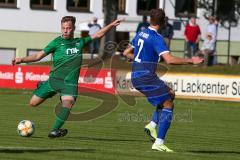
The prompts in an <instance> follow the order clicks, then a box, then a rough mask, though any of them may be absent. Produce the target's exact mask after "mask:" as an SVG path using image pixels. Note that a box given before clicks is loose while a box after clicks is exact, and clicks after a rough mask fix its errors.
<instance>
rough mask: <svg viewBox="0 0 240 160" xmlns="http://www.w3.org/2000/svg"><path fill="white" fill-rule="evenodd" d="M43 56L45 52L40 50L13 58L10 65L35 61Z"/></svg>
mask: <svg viewBox="0 0 240 160" xmlns="http://www.w3.org/2000/svg"><path fill="white" fill-rule="evenodd" d="M45 56H46V54H45V53H44V51H40V52H37V53H35V54H32V55H30V56H27V57H22V58H13V59H12V65H15V64H20V63H28V62H36V61H39V60H41V59H42V58H43V57H45Z"/></svg>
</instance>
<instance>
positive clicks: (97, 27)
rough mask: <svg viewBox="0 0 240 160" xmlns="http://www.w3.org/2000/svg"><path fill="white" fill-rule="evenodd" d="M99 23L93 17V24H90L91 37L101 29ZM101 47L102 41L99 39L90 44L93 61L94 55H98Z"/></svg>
mask: <svg viewBox="0 0 240 160" xmlns="http://www.w3.org/2000/svg"><path fill="white" fill-rule="evenodd" d="M97 22H98V19H97V17H93V20H92V23H88V27H89V36H92V35H94V34H95V33H97V32H98V31H99V30H100V29H101V26H100V24H98V23H97ZM99 46H100V40H99V39H97V40H95V41H92V42H91V43H90V44H89V50H90V54H91V59H93V54H94V53H98V50H99Z"/></svg>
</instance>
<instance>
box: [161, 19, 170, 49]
mask: <svg viewBox="0 0 240 160" xmlns="http://www.w3.org/2000/svg"><path fill="white" fill-rule="evenodd" d="M158 32H159V33H160V34H161V35H162V36H163V38H164V40H165V42H166V44H167V46H168V48H169V49H170V44H171V40H172V38H173V34H174V32H173V26H172V25H171V24H170V23H169V22H168V17H165V25H164V26H163V27H162V28H160V30H159V31H158Z"/></svg>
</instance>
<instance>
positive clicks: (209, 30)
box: [206, 16, 217, 66]
mask: <svg viewBox="0 0 240 160" xmlns="http://www.w3.org/2000/svg"><path fill="white" fill-rule="evenodd" d="M208 22H209V24H208V25H207V27H206V38H207V36H208V35H211V36H212V41H214V44H213V54H212V61H210V63H209V65H210V66H211V65H214V64H217V56H214V55H216V40H217V23H216V20H215V18H214V17H213V16H209V17H208Z"/></svg>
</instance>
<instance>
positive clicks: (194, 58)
mask: <svg viewBox="0 0 240 160" xmlns="http://www.w3.org/2000/svg"><path fill="white" fill-rule="evenodd" d="M191 59H192V63H193V64H200V63H203V62H204V59H203V58H201V57H197V56H194V57H192V58H191Z"/></svg>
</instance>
